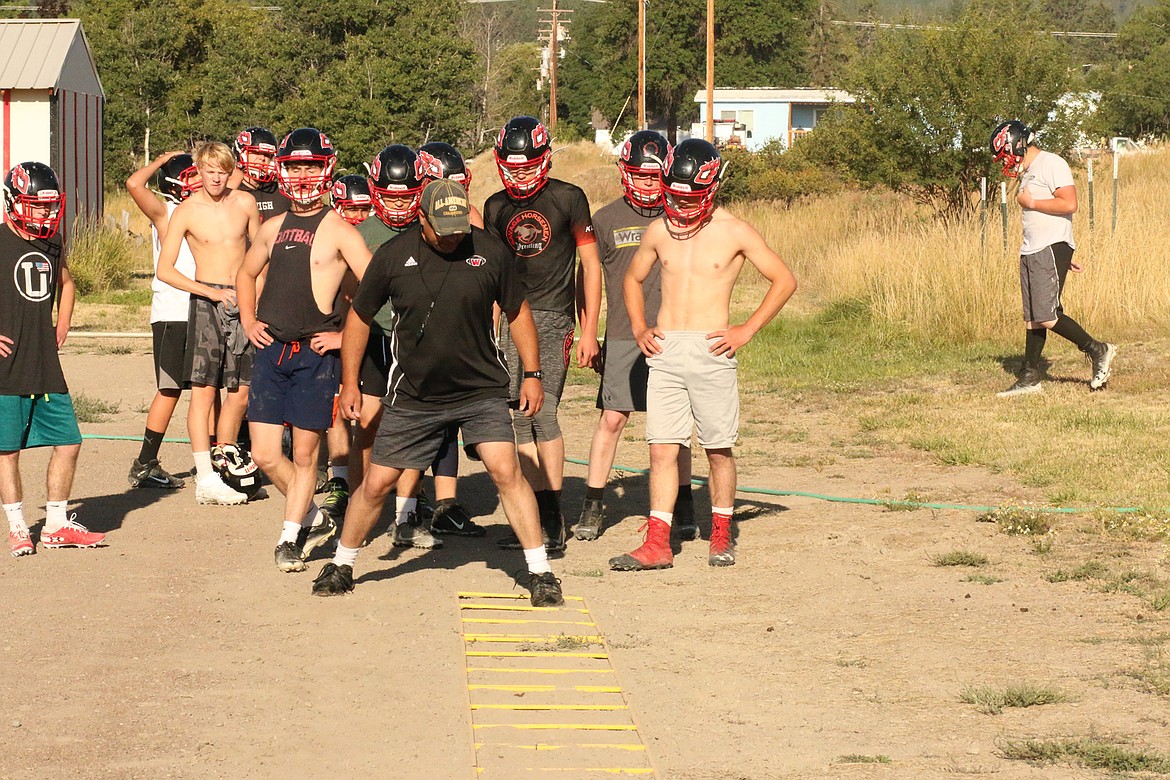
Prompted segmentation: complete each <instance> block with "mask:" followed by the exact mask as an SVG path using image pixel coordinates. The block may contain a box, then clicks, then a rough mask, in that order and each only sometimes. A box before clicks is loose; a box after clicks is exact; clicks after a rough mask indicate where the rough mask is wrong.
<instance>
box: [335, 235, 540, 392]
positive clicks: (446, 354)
mask: <svg viewBox="0 0 1170 780" xmlns="http://www.w3.org/2000/svg"><path fill="white" fill-rule="evenodd" d="M387 301H389V305H390V308H392V309H393V310H394V327H393V332H392V333H391V334H389V335H390V346H391V365H390V382H389V392H388V393H387V395H386V397H385V398H384V399H383V403H385V404H386V405H387V406H399V407H402V408H405V409H434V408H436V407H448V406H455V405H461V404H466V403H470V402H473V401H478V400H482V399H485V398H507V397H508V372H507V369H506V368H505V367H504V356H503V353H502V352H501V351H500V348H499V346H498V345H497V343H496V338H495V332H494V328H493V327H492V304H493V303H499V304H500V308H501V309H503V310H504V311H515V310H516V309H518V308H520V305H521V304H522V303H523V302H524V288H523V287H522V285H521V282H520V279H519V276H518V274H517V272H516V261H515V259H514V258H513V257H512V253H511V252H510V251H508V247H506V246H504V244H503V243H502V242H500V241H499V239H497V238H495V237H493V236H491V235H489V234H488V233H486V232H484V231H482V230H480V229H479V228H472V232H471V235H469V236H467V237H466V238H464V239H463V242H462V243H460V244H459V246H458V247H457V248H456V250H455V251H454V252H452V253H451V254H450V255H441V254H439V253H438V252H437V251H436V250H434V249H433V248H432V247H431V246H430V245H429V244H428V243H426V242H425V241H423V239H422V231H421V230H420V228H419V227H418V226H417V225H416V226H414V227H412V228H410V229H408V230H407V231H406V232H404V233H401V234H400V235H398V236H396V237H395V238H393V239H391V240H389V241H387V242H386V243H384V244H382V246H381V247H379V249H378V251H377V252H375V253H374V257H373V259H372V260H370V265H369V267H368V268H367V269H366V273H365V275H364V276H363V277H362V282H361V284H360V285H359V286H358V290H357V293H356V294H355V295H354V299H353V308H354V311H356V312H357V313H358V314H360V315H361V316H362V317H365V318H370V317H373V316H374V315H375V314H376V313H377V312H378V310H379V309H381V308H382V307H383V306H384V305H386V303H387ZM505 327H507V326H506V325H505Z"/></svg>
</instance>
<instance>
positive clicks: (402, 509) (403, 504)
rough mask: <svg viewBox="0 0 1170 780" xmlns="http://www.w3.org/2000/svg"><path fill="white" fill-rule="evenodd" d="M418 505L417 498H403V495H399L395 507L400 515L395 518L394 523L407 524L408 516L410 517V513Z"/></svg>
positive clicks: (395, 500)
mask: <svg viewBox="0 0 1170 780" xmlns="http://www.w3.org/2000/svg"><path fill="white" fill-rule="evenodd" d="M417 506H418V499H417V498H403V497H402V496H399V497H398V498H396V499H394V509H395V511H396V512H397V513H398V516H397V517H395V518H394V524H395V525H406V520H407V518H409V517H410V513H411V512H413V511H414V510H415V508H416V507H417Z"/></svg>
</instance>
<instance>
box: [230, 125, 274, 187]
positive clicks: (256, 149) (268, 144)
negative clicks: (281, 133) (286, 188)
mask: <svg viewBox="0 0 1170 780" xmlns="http://www.w3.org/2000/svg"><path fill="white" fill-rule="evenodd" d="M232 151H234V152H235V153H236V167H237V168H239V169H240V170H241V171H243V172H244V174H245V175H247V176H248V178H250V179H252V180H253V181H255V182H259V183H260V184H268V183H270V182H274V181H276V136H274V135H273V134H272V133H271V132H270V131H268V130H267V129H265V128H263V127H248V128H245V129H243V130H241V131H240V134H239V135H237V136H236V141H235V143H234V144H233V149H232Z"/></svg>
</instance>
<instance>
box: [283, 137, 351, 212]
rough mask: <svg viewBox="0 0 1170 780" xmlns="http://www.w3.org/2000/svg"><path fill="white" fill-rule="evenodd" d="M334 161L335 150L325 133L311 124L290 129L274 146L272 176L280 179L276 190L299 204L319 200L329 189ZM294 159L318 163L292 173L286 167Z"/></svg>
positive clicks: (298, 161) (299, 161) (295, 161)
mask: <svg viewBox="0 0 1170 780" xmlns="http://www.w3.org/2000/svg"><path fill="white" fill-rule="evenodd" d="M336 162H337V152H336V151H335V150H334V149H333V142H332V141H330V140H329V136H327V135H325V134H324V133H322V132H321V131H320V130H317V129H316V128H314V127H300V128H297V129H296V130H293V131H292V132H291V133H289V134H288V135H286V136H285V137H284V140H283V141H281V142H280V148H279V149H277V150H276V178H277V180H278V181H279V182H280V191H281V192H283V193H284V195H285V197H287V198H288V199H289V200H291V201H293V202H294V203H299V204H301V205H302V206H306V205H309V204H311V203H313V202H315V201H317V200H320V198H321V196H322V195H324V194H325V193H326V192H329V187H330V184H331V183H332V181H333V166H334V165H335V164H336ZM295 163H312V164H313V167H314V168H317V166H320V167H319V168H317V170H314V171H298V172H297V173H295V174H294V173H292V172H291V171H289V166H290V165H293V164H295Z"/></svg>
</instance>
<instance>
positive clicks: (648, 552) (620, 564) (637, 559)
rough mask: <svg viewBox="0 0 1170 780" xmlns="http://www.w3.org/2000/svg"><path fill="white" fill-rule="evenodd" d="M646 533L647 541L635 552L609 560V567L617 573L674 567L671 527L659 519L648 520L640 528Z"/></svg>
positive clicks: (650, 518) (649, 518)
mask: <svg viewBox="0 0 1170 780" xmlns="http://www.w3.org/2000/svg"><path fill="white" fill-rule="evenodd" d="M643 529H645V531H646V541H644V542H642V546H641V547H639V548H638V549H636V550H634V551H633V552H628V553H626V554H625V555H619V556H617V557H616V558H610V559H609V567H610V568H611V569H614V570H616V571H642V570H643V569H669V568H670V567H671V566H674V553H673V552H672V551H671V549H670V526H669V525H667V524H666V523H664V522H663V521H661V520H659V519H658V518H657V517H648V518H646V524H645V525H643V526H642V528H639V529H638V530H639V531H641V530H643Z"/></svg>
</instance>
